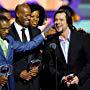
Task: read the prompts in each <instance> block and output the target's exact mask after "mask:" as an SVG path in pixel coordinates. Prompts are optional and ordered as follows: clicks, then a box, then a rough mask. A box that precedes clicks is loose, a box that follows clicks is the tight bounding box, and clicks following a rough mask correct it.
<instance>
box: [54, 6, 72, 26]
mask: <svg viewBox="0 0 90 90" xmlns="http://www.w3.org/2000/svg"><path fill="white" fill-rule="evenodd" d="M58 13H65V14H66V20H67V24H68V26H69V28H71V27H73V21H72V15H71V12H70V11H69V10H68V9H66V8H60V9H59V10H57V11H56V13H55V14H54V21H55V16H56V14H58Z"/></svg>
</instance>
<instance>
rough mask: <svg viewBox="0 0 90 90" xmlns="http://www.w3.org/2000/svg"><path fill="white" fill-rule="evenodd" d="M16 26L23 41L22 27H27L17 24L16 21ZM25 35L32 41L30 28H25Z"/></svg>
mask: <svg viewBox="0 0 90 90" xmlns="http://www.w3.org/2000/svg"><path fill="white" fill-rule="evenodd" d="M14 26H15V28H16V31H17V33H18V35H19V37H20V40H21V41H22V31H21V29H22V28H25V27H22V26H21V25H19V24H17V23H16V22H14ZM25 35H26V37H27V41H30V35H29V30H28V28H25Z"/></svg>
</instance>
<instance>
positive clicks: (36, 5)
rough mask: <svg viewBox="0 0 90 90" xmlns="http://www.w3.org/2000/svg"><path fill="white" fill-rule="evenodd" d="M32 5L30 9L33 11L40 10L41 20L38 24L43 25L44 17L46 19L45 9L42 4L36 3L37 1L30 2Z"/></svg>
mask: <svg viewBox="0 0 90 90" xmlns="http://www.w3.org/2000/svg"><path fill="white" fill-rule="evenodd" d="M28 5H29V6H30V9H31V13H32V12H33V11H39V22H38V25H39V26H41V25H42V24H43V22H44V19H45V10H44V8H43V7H42V6H40V5H39V4H36V3H31V4H28Z"/></svg>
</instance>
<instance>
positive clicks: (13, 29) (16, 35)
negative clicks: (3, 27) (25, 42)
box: [10, 23, 21, 41]
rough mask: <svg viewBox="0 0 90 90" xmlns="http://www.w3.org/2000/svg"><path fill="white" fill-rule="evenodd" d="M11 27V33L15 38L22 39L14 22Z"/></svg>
mask: <svg viewBox="0 0 90 90" xmlns="http://www.w3.org/2000/svg"><path fill="white" fill-rule="evenodd" d="M11 29H12V30H11V32H10V34H11V35H12V37H13V38H14V39H15V40H18V41H21V40H20V38H19V35H18V33H17V31H16V28H15V26H14V23H13V24H12V25H11Z"/></svg>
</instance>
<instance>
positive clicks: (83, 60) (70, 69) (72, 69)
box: [48, 31, 90, 85]
mask: <svg viewBox="0 0 90 90" xmlns="http://www.w3.org/2000/svg"><path fill="white" fill-rule="evenodd" d="M49 40H50V39H49ZM51 43H55V44H56V48H55V49H54V52H55V53H54V54H53V56H54V58H56V59H53V60H52V61H50V62H49V67H50V72H51V74H52V79H54V78H55V77H56V73H57V78H58V79H57V82H60V81H61V78H62V77H63V76H65V75H68V74H71V73H74V74H76V75H77V76H78V77H79V79H80V83H79V84H80V85H81V84H84V82H85V81H86V80H87V79H88V78H89V76H90V45H89V44H88V43H90V41H89V38H88V36H87V35H86V34H84V33H83V34H82V33H80V32H77V31H71V36H70V42H69V49H68V64H67V63H66V61H65V58H64V55H63V52H62V49H61V46H60V42H59V37H58V36H57V37H54V38H51V40H50V41H48V44H49V46H50V44H51ZM55 80H56V78H55ZM54 82H55V81H54Z"/></svg>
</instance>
